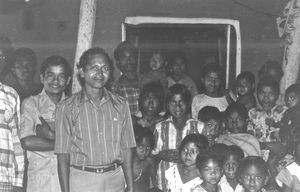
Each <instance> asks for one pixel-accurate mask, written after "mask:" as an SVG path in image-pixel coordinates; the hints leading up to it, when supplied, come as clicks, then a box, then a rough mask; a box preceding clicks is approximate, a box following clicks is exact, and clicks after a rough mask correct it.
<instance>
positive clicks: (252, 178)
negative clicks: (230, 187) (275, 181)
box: [237, 156, 268, 192]
mask: <svg viewBox="0 0 300 192" xmlns="http://www.w3.org/2000/svg"><path fill="white" fill-rule="evenodd" d="M237 175H238V178H239V181H240V184H241V185H242V186H243V187H244V192H265V189H264V186H265V185H266V184H267V182H268V165H267V163H266V162H265V161H264V160H263V159H262V158H261V157H258V156H248V157H246V158H245V159H243V160H242V161H241V163H240V165H239V167H238V170H237Z"/></svg>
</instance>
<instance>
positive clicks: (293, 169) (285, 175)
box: [276, 131, 300, 192]
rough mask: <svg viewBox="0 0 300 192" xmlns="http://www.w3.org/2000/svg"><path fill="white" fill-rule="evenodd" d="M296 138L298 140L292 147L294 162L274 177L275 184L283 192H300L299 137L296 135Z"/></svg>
mask: <svg viewBox="0 0 300 192" xmlns="http://www.w3.org/2000/svg"><path fill="white" fill-rule="evenodd" d="M298 133H299V131H298ZM297 136H298V138H297V141H296V143H295V145H294V156H295V159H296V160H295V162H293V163H291V164H289V165H288V166H286V167H285V168H284V169H283V170H281V171H280V172H279V174H278V175H277V177H276V181H277V184H278V185H279V186H280V187H281V188H282V191H283V192H298V191H300V142H299V141H300V140H299V136H300V135H299V134H298V135H297Z"/></svg>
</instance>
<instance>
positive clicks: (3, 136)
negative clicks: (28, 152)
mask: <svg viewBox="0 0 300 192" xmlns="http://www.w3.org/2000/svg"><path fill="white" fill-rule="evenodd" d="M19 125H20V98H19V96H18V94H17V92H16V91H15V90H14V89H13V88H11V87H8V86H6V85H3V84H1V83H0V151H1V153H0V162H1V163H0V183H10V184H11V185H13V186H19V187H22V185H23V171H24V151H23V149H22V147H21V143H20V139H19V136H18V134H19Z"/></svg>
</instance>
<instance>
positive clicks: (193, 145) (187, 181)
mask: <svg viewBox="0 0 300 192" xmlns="http://www.w3.org/2000/svg"><path fill="white" fill-rule="evenodd" d="M207 147H208V141H207V138H206V137H205V136H204V135H200V134H190V135H187V136H186V137H185V138H184V139H183V140H182V142H181V144H180V146H179V153H180V162H179V163H177V164H175V165H173V166H172V167H170V168H169V169H168V170H167V171H166V179H167V180H168V187H167V188H168V190H170V191H172V192H173V191H174V192H180V191H191V189H193V188H194V187H196V186H197V185H199V184H201V182H202V180H201V179H200V178H199V173H198V170H197V169H196V158H197V155H198V154H201V152H203V150H205V149H207Z"/></svg>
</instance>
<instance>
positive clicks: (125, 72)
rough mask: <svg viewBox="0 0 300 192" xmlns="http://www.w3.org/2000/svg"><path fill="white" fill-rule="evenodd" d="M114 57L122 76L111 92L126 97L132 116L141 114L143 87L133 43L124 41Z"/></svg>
mask: <svg viewBox="0 0 300 192" xmlns="http://www.w3.org/2000/svg"><path fill="white" fill-rule="evenodd" d="M114 56H115V59H116V65H117V67H118V68H119V70H120V71H121V72H122V75H121V76H120V77H119V79H118V80H117V81H116V82H114V83H113V85H112V87H111V91H112V92H114V93H117V94H119V95H120V96H123V97H125V98H126V99H127V101H128V104H129V108H130V112H131V114H132V115H135V114H137V113H138V112H139V96H140V87H141V85H140V79H139V77H138V74H137V50H136V48H135V47H134V46H133V45H132V44H131V43H129V42H128V41H124V42H122V43H120V44H119V45H118V47H117V48H116V50H115V52H114Z"/></svg>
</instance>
